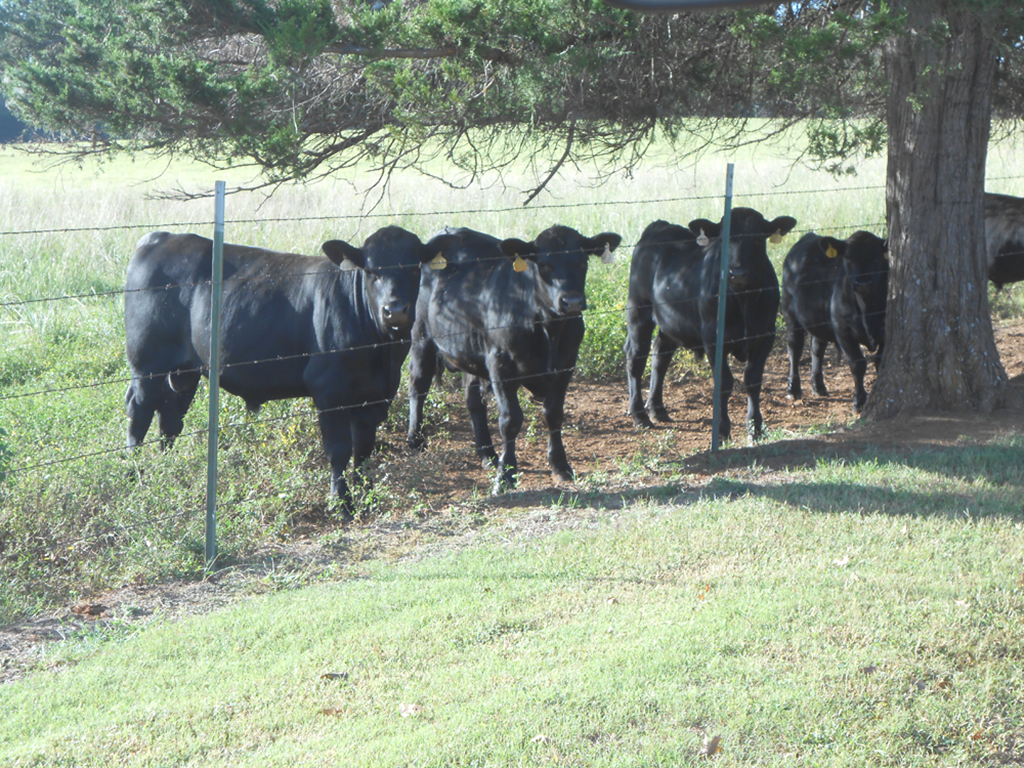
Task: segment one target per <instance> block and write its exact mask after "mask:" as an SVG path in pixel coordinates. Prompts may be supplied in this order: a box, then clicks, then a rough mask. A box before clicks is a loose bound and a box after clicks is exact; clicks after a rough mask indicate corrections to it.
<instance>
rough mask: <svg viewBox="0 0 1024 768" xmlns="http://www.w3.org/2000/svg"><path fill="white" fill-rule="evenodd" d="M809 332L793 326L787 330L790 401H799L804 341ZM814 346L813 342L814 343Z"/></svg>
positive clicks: (788, 390) (787, 390)
mask: <svg viewBox="0 0 1024 768" xmlns="http://www.w3.org/2000/svg"><path fill="white" fill-rule="evenodd" d="M806 338H807V332H806V331H805V330H804V329H803V328H800V327H799V326H796V325H794V326H791V327H789V328H788V329H787V330H786V350H787V352H788V353H789V385H788V386H787V388H786V396H787V397H789V399H790V400H799V399H800V396H801V394H802V392H801V389H800V358H801V357H802V356H803V354H804V341H805V340H806ZM812 345H813V342H812Z"/></svg>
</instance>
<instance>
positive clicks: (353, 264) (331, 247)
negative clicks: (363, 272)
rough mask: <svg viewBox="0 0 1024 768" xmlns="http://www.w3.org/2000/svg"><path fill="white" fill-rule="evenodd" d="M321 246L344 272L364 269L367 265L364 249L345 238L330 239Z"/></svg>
mask: <svg viewBox="0 0 1024 768" xmlns="http://www.w3.org/2000/svg"><path fill="white" fill-rule="evenodd" d="M320 247H321V248H322V249H323V252H324V253H325V254H326V255H327V258H328V259H330V260H331V261H333V262H334V263H335V264H337V265H338V266H339V267H340V268H341V270H342V271H343V272H349V271H351V270H353V269H363V268H364V267H365V266H366V256H365V255H364V254H363V252H362V250H361V249H359V248H356V247H355V246H352V245H349V244H348V243H346V242H345V241H344V240H328V241H327V242H326V243H324V244H323V245H322V246H320Z"/></svg>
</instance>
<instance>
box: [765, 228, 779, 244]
mask: <svg viewBox="0 0 1024 768" xmlns="http://www.w3.org/2000/svg"><path fill="white" fill-rule="evenodd" d="M768 242H769V243H771V244H772V245H778V244H779V243H781V242H782V233H781V232H779V231H778V230H776V231H775V232H774V233H773V234H772V236H771V237H769V238H768Z"/></svg>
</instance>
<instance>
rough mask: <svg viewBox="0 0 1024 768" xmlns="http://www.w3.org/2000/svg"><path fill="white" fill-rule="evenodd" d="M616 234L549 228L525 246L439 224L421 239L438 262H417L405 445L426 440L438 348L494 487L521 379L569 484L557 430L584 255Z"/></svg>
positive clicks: (519, 419)
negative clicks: (493, 429) (493, 471)
mask: <svg viewBox="0 0 1024 768" xmlns="http://www.w3.org/2000/svg"><path fill="white" fill-rule="evenodd" d="M620 241H621V238H620V237H619V235H617V234H615V233H612V232H604V233H602V234H599V235H597V236H596V237H584V236H583V235H581V234H580V233H579V232H577V231H576V230H574V229H570V228H569V227H563V226H554V227H551V228H550V229H547V230H545V231H544V232H542V233H541V234H540V235H538V236H537V238H536V239H535V240H534V241H533V242H532V243H526V242H523V241H522V240H519V239H515V238H513V239H509V240H498V239H497V238H495V237H491V236H490V235H485V234H483V233H480V232H474V231H473V230H471V229H446V230H444V231H442V232H440V233H439V234H438V235H436V236H435V237H434V238H433V239H432V240H431V241H430V242H429V243H427V250H428V251H430V252H431V253H434V254H438V259H437V261H436V262H435V263H434V264H433V265H432V267H433V268H432V267H431V266H427V267H424V268H423V284H422V287H421V289H420V296H419V300H418V302H417V307H416V323H415V325H414V326H413V331H412V339H413V342H412V343H413V348H412V355H411V356H410V359H409V376H410V386H409V445H410V446H412V447H413V448H419V447H422V446H423V445H424V443H425V441H424V438H423V433H422V426H423V403H424V400H425V399H426V396H427V392H428V391H429V389H430V383H431V379H432V378H433V376H434V372H435V367H436V366H437V364H438V353H440V355H441V357H442V358H443V360H444V361H445V363H446V364H447V365H448V366H450V367H451V368H452V369H456V370H460V371H462V372H463V379H464V385H465V392H466V408H467V409H468V410H469V416H470V420H471V422H472V424H473V435H474V440H475V443H476V452H477V455H478V456H479V457H480V458H482V459H483V460H484V462H485V465H487V464H489V465H491V466H494V467H496V468H497V469H498V470H499V475H498V479H497V482H496V484H495V489H496V490H503V489H505V488H512V487H515V484H516V466H517V462H516V445H515V441H516V436H517V435H518V434H519V430H520V429H521V428H522V425H523V411H522V408H521V407H520V406H519V396H518V390H519V387H521V386H522V387H525V388H526V389H527V390H528V391H529V392H530V393H531V394H533V396H534V397H535V398H537V399H538V400H541V401H543V407H544V418H545V420H546V422H547V427H548V462H549V463H550V465H551V470H552V474H553V475H554V476H555V477H556V478H558V479H561V480H566V481H571V480H572V479H573V471H572V468H571V467H570V466H569V460H568V458H567V457H566V454H565V447H564V445H563V444H562V432H561V430H562V421H563V419H564V407H565V394H566V389H567V388H568V386H569V381H570V379H571V378H572V374H573V369H574V367H575V365H576V358H577V356H578V354H579V348H580V342H581V341H582V340H583V330H584V325H583V316H582V312H583V310H585V309H586V306H587V302H586V297H585V294H584V285H585V281H586V277H587V259H588V257H589V256H594V255H599V254H602V253H604V252H606V251H610V250H613V249H615V248H616V247H617V246H618V244H619V242H620ZM481 382H487V383H489V384H490V387H491V389H492V391H493V393H494V397H495V400H496V401H497V405H498V427H499V429H500V431H501V439H502V452H501V456H500V457H498V456H497V455H496V454H495V450H494V447H493V445H492V444H491V435H490V431H489V430H488V428H487V410H486V405H485V404H484V401H483V397H482V393H481V390H480V387H481Z"/></svg>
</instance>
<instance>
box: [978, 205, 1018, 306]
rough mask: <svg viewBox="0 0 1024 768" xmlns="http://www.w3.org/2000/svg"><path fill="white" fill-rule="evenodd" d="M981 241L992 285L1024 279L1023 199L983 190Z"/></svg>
mask: <svg viewBox="0 0 1024 768" xmlns="http://www.w3.org/2000/svg"><path fill="white" fill-rule="evenodd" d="M985 244H986V247H987V249H988V279H989V280H991V281H992V282H993V283H994V284H995V286H996V288H1002V287H1003V286H1004V285H1006V284H1007V283H1016V282H1018V281H1020V280H1024V198H1020V197H1012V196H1011V195H996V194H993V193H990V192H986V193H985Z"/></svg>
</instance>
